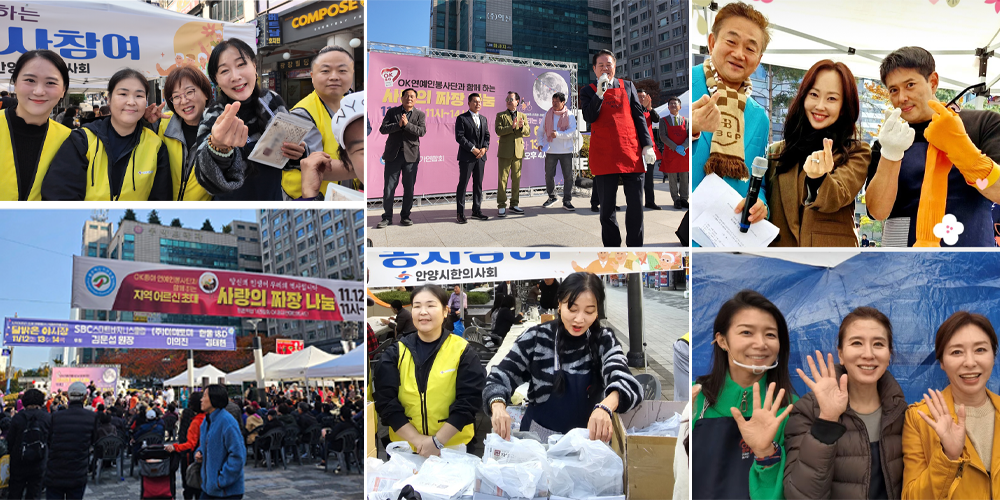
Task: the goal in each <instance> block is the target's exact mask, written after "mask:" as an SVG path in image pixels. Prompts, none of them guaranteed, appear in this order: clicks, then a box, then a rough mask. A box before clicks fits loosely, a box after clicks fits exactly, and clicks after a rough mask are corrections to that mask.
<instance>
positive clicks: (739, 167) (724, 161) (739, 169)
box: [702, 59, 751, 180]
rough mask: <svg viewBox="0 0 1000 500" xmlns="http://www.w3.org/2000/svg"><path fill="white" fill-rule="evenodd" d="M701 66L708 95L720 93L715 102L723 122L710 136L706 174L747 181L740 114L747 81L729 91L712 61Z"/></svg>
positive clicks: (747, 90)
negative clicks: (710, 143)
mask: <svg viewBox="0 0 1000 500" xmlns="http://www.w3.org/2000/svg"><path fill="white" fill-rule="evenodd" d="M702 67H703V69H704V71H705V83H706V84H707V85H708V92H709V94H710V95H714V94H715V93H716V92H722V93H723V95H722V97H720V98H719V101H718V106H719V111H720V112H721V113H722V120H721V121H720V122H719V130H716V131H715V132H714V133H713V134H712V149H711V151H710V153H709V155H708V161H706V162H705V174H716V175H718V176H719V177H732V178H734V179H739V180H745V179H749V178H750V172H749V170H748V169H747V165H746V159H745V157H744V152H743V136H744V135H745V134H746V126H745V122H744V119H743V112H744V111H745V110H746V106H747V96H749V95H750V91H751V84H750V80H747V81H745V82H743V84H742V85H740V88H738V89H731V88H729V87H726V84H725V83H724V82H723V81H722V79H721V78H719V76H718V73H717V72H716V71H715V68H714V67H713V66H712V60H711V59H707V60H706V61H705V64H704V65H703V66H702Z"/></svg>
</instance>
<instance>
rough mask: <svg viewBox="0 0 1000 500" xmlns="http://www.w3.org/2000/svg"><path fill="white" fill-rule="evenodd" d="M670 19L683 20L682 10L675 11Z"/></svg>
mask: <svg viewBox="0 0 1000 500" xmlns="http://www.w3.org/2000/svg"><path fill="white" fill-rule="evenodd" d="M670 20H671V21H674V22H676V21H680V20H681V13H680V12H674V13H673V14H670Z"/></svg>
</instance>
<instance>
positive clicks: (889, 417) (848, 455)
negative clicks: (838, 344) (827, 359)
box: [785, 365, 906, 500]
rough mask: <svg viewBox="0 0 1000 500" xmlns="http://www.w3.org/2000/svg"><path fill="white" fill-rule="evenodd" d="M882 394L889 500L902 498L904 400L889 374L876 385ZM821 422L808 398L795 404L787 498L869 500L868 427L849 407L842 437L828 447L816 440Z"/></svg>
mask: <svg viewBox="0 0 1000 500" xmlns="http://www.w3.org/2000/svg"><path fill="white" fill-rule="evenodd" d="M843 373H845V371H844V367H843V365H837V376H838V377H839V376H840V375H842V374H843ZM878 394H879V397H880V398H881V399H882V429H881V434H880V438H879V451H880V453H881V455H882V456H881V463H882V474H883V476H884V477H885V480H886V485H885V487H886V491H887V492H888V493H889V498H899V497H900V494H901V492H902V489H903V421H904V418H903V417H904V415H905V414H906V399H905V397H904V396H903V390H902V389H901V388H900V387H899V384H898V383H897V382H896V379H895V378H894V377H893V376H892V374H891V373H889V372H888V371H886V372H885V374H884V375H882V378H880V379H879V381H878ZM817 420H819V404H818V403H817V402H816V395H815V394H813V393H812V392H810V393H808V394H806V395H805V396H803V397H802V399H799V400H798V401H797V402H796V403H795V406H794V407H793V408H792V414H791V416H789V417H788V423H787V424H786V425H785V450H786V451H785V453H786V455H787V458H786V461H785V498H788V499H789V500H791V499H798V498H808V499H824V498H868V486H869V484H868V483H869V481H870V478H871V447H870V444H869V441H868V431H867V430H866V429H865V424H864V422H863V421H862V420H861V418H860V417H858V414H857V413H855V412H854V410H852V409H851V408H850V406H848V408H847V411H846V412H844V414H843V415H841V416H840V421H839V422H838V424H839V426H840V427H841V428H842V429H841V431H842V432H843V434H842V435H841V436H840V437H839V438H837V439H836V440H835V441H834V442H833V444H825V443H823V442H821V441H820V440H819V439H817V437H816V434H820V433H821V432H822V430H821V429H820V428H817V427H819V426H822V425H823V423H820V424H819V426H817V425H816V423H817ZM824 422H825V421H824ZM838 424H834V423H831V425H833V426H836V425H838ZM829 429H830V428H829V427H827V430H829ZM827 434H828V433H827Z"/></svg>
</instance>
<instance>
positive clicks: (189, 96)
mask: <svg viewBox="0 0 1000 500" xmlns="http://www.w3.org/2000/svg"><path fill="white" fill-rule="evenodd" d="M195 94H197V92H195V90H194V89H191V90H189V91H187V92H185V93H184V94H174V95H173V96H171V97H170V102H172V103H174V104H177V103H179V102H181V97H183V98H184V99H187V100H188V101H193V100H194V96H195Z"/></svg>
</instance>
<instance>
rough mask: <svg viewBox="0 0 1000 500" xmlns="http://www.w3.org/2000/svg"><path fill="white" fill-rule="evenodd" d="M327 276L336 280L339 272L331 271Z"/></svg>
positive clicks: (338, 277)
mask: <svg viewBox="0 0 1000 500" xmlns="http://www.w3.org/2000/svg"><path fill="white" fill-rule="evenodd" d="M328 277H329V278H330V279H332V280H337V279H340V273H339V272H333V273H330V274H329V275H328Z"/></svg>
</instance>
